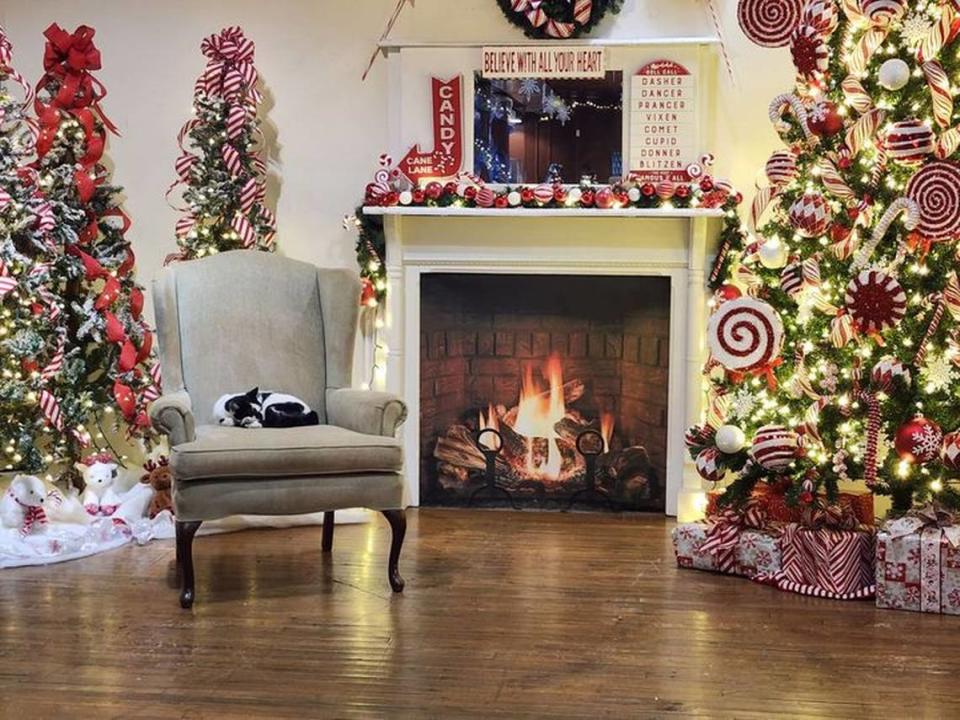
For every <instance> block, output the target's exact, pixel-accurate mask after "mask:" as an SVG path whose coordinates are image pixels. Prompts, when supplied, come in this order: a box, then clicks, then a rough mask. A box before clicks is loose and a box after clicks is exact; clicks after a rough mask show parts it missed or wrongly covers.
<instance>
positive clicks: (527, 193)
mask: <svg viewBox="0 0 960 720" xmlns="http://www.w3.org/2000/svg"><path fill="white" fill-rule="evenodd" d="M534 199H535V196H534V194H533V190H532V189H531V188H528V187H525V188H523V189H522V190H521V191H520V201H521V202H523V203H532V202H533V201H534Z"/></svg>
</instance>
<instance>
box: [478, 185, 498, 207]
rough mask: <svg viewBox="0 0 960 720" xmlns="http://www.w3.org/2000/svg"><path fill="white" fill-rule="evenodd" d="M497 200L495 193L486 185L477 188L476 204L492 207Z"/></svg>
mask: <svg viewBox="0 0 960 720" xmlns="http://www.w3.org/2000/svg"><path fill="white" fill-rule="evenodd" d="M496 200H497V194H496V193H495V192H494V191H493V190H491V189H490V188H488V187H482V188H480V189H479V190H477V205H478V206H480V207H482V208H489V207H493V203H495V202H496Z"/></svg>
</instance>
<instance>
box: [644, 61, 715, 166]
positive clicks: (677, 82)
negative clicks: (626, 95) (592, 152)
mask: <svg viewBox="0 0 960 720" xmlns="http://www.w3.org/2000/svg"><path fill="white" fill-rule="evenodd" d="M697 145H698V140H697V97H696V79H695V78H694V76H693V75H691V74H690V71H689V70H687V69H686V68H685V67H683V65H680V64H679V63H676V62H673V61H672V60H656V61H654V62H651V63H648V64H647V65H644V66H643V67H642V68H640V69H639V70H638V71H637V73H636V74H635V75H634V76H633V77H632V78H631V82H630V174H631V175H632V176H634V177H638V178H641V179H643V180H649V181H652V182H658V181H662V180H671V181H674V182H681V181H684V180H686V179H687V174H686V168H687V166H688V165H690V164H691V163H693V162H695V161H696V159H697V157H698V153H699V152H700V150H699V148H698V147H697Z"/></svg>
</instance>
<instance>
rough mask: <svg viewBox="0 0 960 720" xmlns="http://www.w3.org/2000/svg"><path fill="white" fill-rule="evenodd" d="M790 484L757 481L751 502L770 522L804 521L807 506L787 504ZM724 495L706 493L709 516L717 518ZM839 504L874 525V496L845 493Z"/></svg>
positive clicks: (824, 500)
mask: <svg viewBox="0 0 960 720" xmlns="http://www.w3.org/2000/svg"><path fill="white" fill-rule="evenodd" d="M788 484H789V483H788ZM788 484H787V485H788ZM787 485H783V484H780V483H766V482H758V483H757V484H756V486H755V487H754V488H753V492H752V493H751V496H750V500H751V501H752V502H756V503H759V504H760V506H761V507H763V509H764V511H765V512H766V514H767V517H768V518H769V520H770V522H778V523H799V522H802V521H803V513H804V508H805V507H807V506H804V505H796V506H791V505H788V504H787V497H786V487H787ZM722 495H723V492H722V491H714V492H709V493H707V515H715V514H717V513H718V512H719V511H720V507H719V500H720V497H721V496H722ZM818 502H819V503H820V504H823V503H825V502H826V498H825V496H823V495H821V496H820V497H819V498H818ZM837 504H838V505H839V506H840V507H844V508H847V509H848V510H849V511H850V512H851V513H852V514H853V515H854V517H856V519H857V522H858V523H859V524H860V525H873V524H874V522H875V520H874V511H873V494H872V493H850V492H842V493H840V494H839V495H838V497H837Z"/></svg>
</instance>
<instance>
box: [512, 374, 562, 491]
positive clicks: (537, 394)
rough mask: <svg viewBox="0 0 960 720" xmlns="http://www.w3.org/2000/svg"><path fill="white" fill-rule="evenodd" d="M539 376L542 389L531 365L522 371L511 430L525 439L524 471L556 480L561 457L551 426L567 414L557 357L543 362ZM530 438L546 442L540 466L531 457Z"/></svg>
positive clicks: (532, 455) (560, 466)
mask: <svg viewBox="0 0 960 720" xmlns="http://www.w3.org/2000/svg"><path fill="white" fill-rule="evenodd" d="M543 377H544V379H545V380H546V381H547V387H546V388H544V387H543V386H542V385H541V384H540V383H538V382H537V381H536V380H535V379H534V376H533V367H532V366H531V365H527V367H526V368H525V371H524V376H523V382H522V384H521V386H520V400H519V402H518V403H517V422H516V425H514V428H513V429H514V430H516V431H517V432H518V433H519V434H520V435H523V436H524V437H525V438H526V443H527V472H529V473H530V474H531V475H533V476H534V477H543V478H547V479H550V480H556V479H558V478H559V477H560V470H561V468H562V466H563V457H562V456H561V454H560V448H559V447H558V446H557V431H556V430H555V429H554V426H555V425H556V424H557V423H558V422H560V421H561V420H563V417H564V415H566V413H567V408H566V405H565V404H564V402H563V368H562V367H561V365H560V358H559V357H558V356H556V355H551V356H550V357H549V358H548V359H547V363H546V365H545V366H544V368H543ZM532 438H545V439H546V441H547V453H546V459H545V460H544V461H543V462H541V463H540V464H538V463H537V462H536V460H535V458H534V454H533V441H532Z"/></svg>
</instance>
